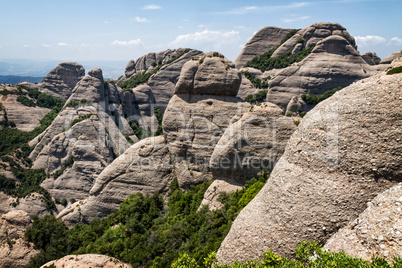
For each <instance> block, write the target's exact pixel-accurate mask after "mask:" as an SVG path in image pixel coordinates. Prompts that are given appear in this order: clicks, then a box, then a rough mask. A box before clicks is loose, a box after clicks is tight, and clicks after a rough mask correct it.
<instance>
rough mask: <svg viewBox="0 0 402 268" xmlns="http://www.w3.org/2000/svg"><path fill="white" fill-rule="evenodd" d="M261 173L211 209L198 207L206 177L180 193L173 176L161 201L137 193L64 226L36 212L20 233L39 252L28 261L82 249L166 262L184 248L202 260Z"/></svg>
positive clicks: (139, 262)
mask: <svg viewBox="0 0 402 268" xmlns="http://www.w3.org/2000/svg"><path fill="white" fill-rule="evenodd" d="M267 178H268V175H267V174H266V173H265V172H263V174H262V176H261V177H260V178H258V179H252V180H250V181H249V182H248V183H247V184H246V185H245V186H244V187H243V189H241V190H239V191H236V192H234V193H232V194H224V195H222V196H221V201H222V202H223V203H224V207H223V208H222V209H219V210H216V211H209V210H208V208H207V207H203V208H201V209H200V210H198V208H199V206H200V203H201V201H202V199H203V196H204V193H205V191H206V189H207V188H208V187H209V185H210V182H204V183H202V184H199V185H196V186H193V187H192V188H191V189H189V190H188V191H187V192H185V193H183V192H182V191H181V190H180V189H179V183H178V181H177V179H174V180H173V181H172V182H171V184H170V187H169V199H168V202H167V205H166V206H164V204H163V199H162V196H161V195H159V194H158V193H156V194H154V195H152V196H150V195H145V196H144V195H143V194H141V193H137V194H134V195H131V196H130V197H129V198H127V199H126V200H125V201H124V202H123V203H122V204H121V205H120V208H119V210H118V211H116V212H114V213H112V214H111V215H110V216H108V217H106V218H103V219H100V220H94V221H92V222H91V223H90V224H82V225H76V226H74V228H72V229H70V230H68V229H67V228H66V227H65V226H64V224H63V223H62V222H61V220H58V219H55V218H54V217H53V216H45V217H44V218H43V219H39V218H36V219H35V220H34V223H33V225H32V227H30V228H28V230H27V232H26V237H27V239H28V241H30V242H33V243H34V244H35V246H36V247H37V248H38V249H40V251H41V252H40V254H38V255H37V256H35V257H34V258H33V259H32V260H31V262H30V264H29V266H28V267H39V266H40V265H42V264H44V263H46V262H47V261H50V260H52V259H56V258H61V257H63V256H65V255H69V254H84V253H96V254H106V255H109V256H113V257H116V258H118V259H120V260H122V261H123V262H126V263H131V264H132V265H133V266H134V267H170V266H171V264H172V262H173V261H174V260H176V259H178V258H179V257H180V256H181V255H180V254H187V255H188V256H190V257H191V258H192V259H194V260H195V262H196V263H197V264H198V265H203V262H204V258H206V257H208V255H209V253H210V252H213V251H216V250H217V249H218V248H219V246H220V244H221V242H222V240H223V239H224V237H225V236H226V234H227V233H228V231H229V229H230V226H231V224H232V222H233V220H234V219H235V218H236V217H237V215H238V213H239V212H240V210H241V209H242V208H243V207H244V206H246V205H247V203H248V202H250V201H251V199H252V198H253V197H254V196H255V195H256V194H257V192H258V191H259V190H260V189H261V188H262V186H263V185H264V183H265V181H266V180H267Z"/></svg>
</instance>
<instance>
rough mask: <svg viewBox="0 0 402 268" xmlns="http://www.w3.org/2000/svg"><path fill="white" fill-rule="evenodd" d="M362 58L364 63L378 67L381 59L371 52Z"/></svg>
mask: <svg viewBox="0 0 402 268" xmlns="http://www.w3.org/2000/svg"><path fill="white" fill-rule="evenodd" d="M362 58H363V60H364V61H365V62H367V63H368V64H370V65H378V64H380V62H381V58H380V57H378V56H377V54H375V53H373V52H367V53H364V54H363V55H362Z"/></svg>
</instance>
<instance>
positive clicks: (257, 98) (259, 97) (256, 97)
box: [244, 90, 268, 103]
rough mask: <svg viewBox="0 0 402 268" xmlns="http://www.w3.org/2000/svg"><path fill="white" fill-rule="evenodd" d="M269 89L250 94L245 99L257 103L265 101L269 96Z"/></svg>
mask: <svg viewBox="0 0 402 268" xmlns="http://www.w3.org/2000/svg"><path fill="white" fill-rule="evenodd" d="M267 93H268V91H267V90H262V91H260V92H258V93H256V94H250V95H248V96H247V97H246V98H245V99H244V100H245V101H247V102H250V103H256V102H261V101H265V98H266V97H267Z"/></svg>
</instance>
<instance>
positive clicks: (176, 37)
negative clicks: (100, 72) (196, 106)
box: [0, 0, 402, 62]
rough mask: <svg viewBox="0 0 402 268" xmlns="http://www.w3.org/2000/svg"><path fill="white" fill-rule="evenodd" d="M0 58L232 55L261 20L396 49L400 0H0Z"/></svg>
mask: <svg viewBox="0 0 402 268" xmlns="http://www.w3.org/2000/svg"><path fill="white" fill-rule="evenodd" d="M0 5H1V11H2V12H1V16H0V36H1V37H0V60H1V59H8V58H14V59H15V58H19V59H51V60H63V61H65V60H69V61H77V62H80V61H88V60H115V61H116V60H118V61H126V62H128V61H129V60H130V59H137V58H138V57H140V56H142V55H144V54H146V53H149V52H157V51H161V50H165V49H168V48H177V47H189V48H195V49H200V50H202V51H204V52H208V51H219V52H221V53H222V54H224V55H225V56H226V57H227V58H228V59H230V60H232V61H233V60H235V59H236V57H237V55H238V54H239V53H240V51H241V49H242V48H243V46H244V45H245V44H246V43H247V40H248V39H249V38H250V37H251V36H252V35H253V34H254V33H255V32H256V31H258V30H259V29H261V28H262V27H264V26H278V27H283V28H304V27H307V26H309V25H311V24H313V23H315V22H321V21H328V22H339V23H340V24H341V25H343V26H344V27H346V28H347V30H348V31H349V33H350V34H351V35H352V36H354V37H355V38H356V41H357V44H358V47H359V51H360V52H361V53H364V52H367V51H374V52H377V54H378V55H379V56H380V57H381V58H384V57H386V56H388V55H389V54H391V53H392V52H395V51H396V50H399V49H402V30H401V28H400V25H401V23H402V17H401V12H402V1H401V0H378V1H376V0H314V1H309V0H306V1H297V0H296V1H288V0H283V1H271V0H264V1H262V0H261V1H240V0H225V1H219V0H214V1H211V0H203V1H185V0H169V1H167V0H156V1H148V0H142V1H135V0H114V1H111V0H108V1H105V0H68V1H61V0H35V1H32V0H0Z"/></svg>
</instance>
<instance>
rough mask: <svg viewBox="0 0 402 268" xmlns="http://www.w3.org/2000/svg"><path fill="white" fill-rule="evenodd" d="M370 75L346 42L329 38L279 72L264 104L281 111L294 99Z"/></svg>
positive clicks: (368, 68) (272, 81)
mask: <svg viewBox="0 0 402 268" xmlns="http://www.w3.org/2000/svg"><path fill="white" fill-rule="evenodd" d="M285 44H286V43H285ZM373 71H374V70H373V69H372V68H371V66H370V65H368V64H367V63H366V62H365V61H364V60H363V59H362V57H361V56H360V54H359V52H357V50H356V49H355V48H354V46H353V45H352V44H351V43H349V41H348V40H347V39H345V38H344V37H342V36H339V35H331V36H329V37H327V38H325V39H323V40H321V41H319V42H318V43H317V44H316V45H315V47H314V49H313V51H312V52H311V54H310V55H309V56H307V58H305V59H304V60H303V61H301V62H300V63H297V64H293V65H291V66H289V67H287V68H285V69H283V70H282V71H281V72H279V73H278V74H277V76H276V77H275V78H273V79H272V80H270V81H269V92H268V95H267V100H268V101H270V102H273V103H275V104H277V105H278V106H279V107H281V108H282V109H284V110H285V109H286V108H287V106H288V104H289V102H290V100H291V99H292V98H293V97H294V96H297V97H300V96H301V95H303V94H322V93H324V92H325V91H327V90H330V89H333V88H335V87H337V86H342V87H345V86H348V85H349V84H351V83H353V82H354V81H356V80H359V79H362V78H366V77H369V76H370V75H372V74H373ZM286 112H289V111H286Z"/></svg>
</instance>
